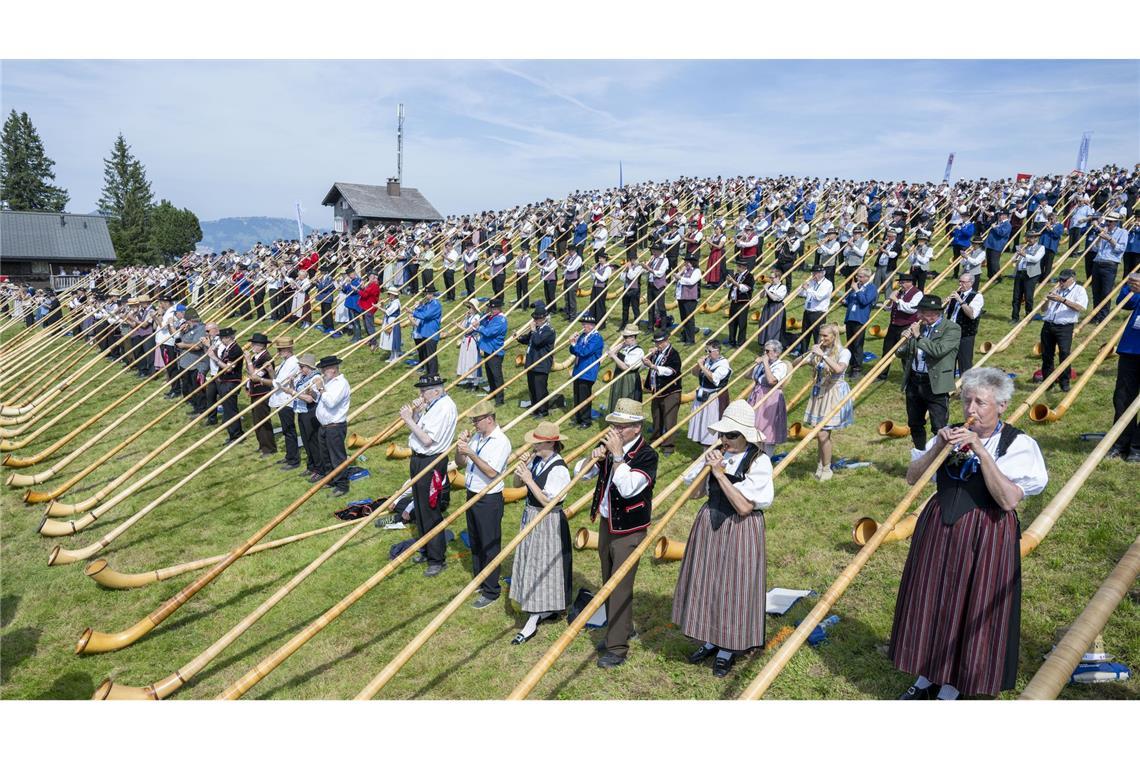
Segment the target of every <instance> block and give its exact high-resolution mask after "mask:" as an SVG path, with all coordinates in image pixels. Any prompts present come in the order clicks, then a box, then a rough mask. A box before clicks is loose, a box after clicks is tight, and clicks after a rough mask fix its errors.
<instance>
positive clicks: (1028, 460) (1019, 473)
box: [910, 433, 1049, 499]
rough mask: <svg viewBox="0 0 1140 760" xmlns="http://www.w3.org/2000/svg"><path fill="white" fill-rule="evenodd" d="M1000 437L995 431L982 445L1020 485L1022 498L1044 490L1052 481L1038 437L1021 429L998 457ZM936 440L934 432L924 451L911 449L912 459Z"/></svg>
mask: <svg viewBox="0 0 1140 760" xmlns="http://www.w3.org/2000/svg"><path fill="white" fill-rule="evenodd" d="M1000 438H1001V434H1000V433H994V435H991V436H990V437H989V438H985V439H983V440H982V446H984V447H985V449H986V451H988V452H990V456H992V457H994V461H995V462H996V463H997V466H998V470H999V471H1000V472H1001V474H1002V475H1005V476H1006V477H1007V478H1009V480H1010V481H1011V482H1012V483H1014V484H1015V485H1016V486H1017V487H1018V488H1020V489H1021V497H1022V498H1023V499H1024V498H1026V497H1029V496H1036V495H1037V494H1039V493H1041V492H1042V491H1044V490H1045V486H1047V485H1048V484H1049V470H1048V469H1046V467H1045V457H1043V456H1042V455H1041V447H1040V446H1038V445H1037V441H1035V440H1034V439H1032V438H1030V437H1029V435H1028V434H1026V433H1022V434H1021V435H1019V436H1017V437H1016V438H1014V439H1013V441H1012V442H1011V443H1010V444H1009V448H1008V449H1006V452H1005V455H1004V456H1002V457H1000V458H999V457H998V456H997V448H998V440H999V439H1000ZM937 441H938V436H933V437H932V438H931V439H930V440H929V441H927V442H926V448H924V449H923V450H922V451H919V450H918V449H911V450H910V461H912V462H913V461H914V460H916V459H918V458H919V457H921V456H922V455H923V454H925V453H926V452H927V451H930V449H931V448H932V447H933V446H934V444H935V443H936V442H937Z"/></svg>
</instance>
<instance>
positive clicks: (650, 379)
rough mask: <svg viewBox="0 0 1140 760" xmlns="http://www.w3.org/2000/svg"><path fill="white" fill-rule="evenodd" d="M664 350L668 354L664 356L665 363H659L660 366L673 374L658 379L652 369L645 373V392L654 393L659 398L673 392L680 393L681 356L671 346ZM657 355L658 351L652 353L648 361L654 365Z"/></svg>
mask: <svg viewBox="0 0 1140 760" xmlns="http://www.w3.org/2000/svg"><path fill="white" fill-rule="evenodd" d="M665 350H666V351H668V352H669V353H667V354H666V355H665V361H663V362H662V363H661V366H662V367H668V368H670V369H671V370H673V374H671V375H669V376H668V377H659V376H657V375H656V374H655V373H654V372H653V370H652V369H650V370H649V371H648V372H646V373H645V390H647V391H649V392H650V393H653V392H656V393H657V394H658V395H661V396H664V395H665V394H667V393H673V392H674V391H676V392H678V393H680V391H681V355H680V354H678V353H677V349H675V348H673V347H672V346H669V348H667V349H665ZM659 353H660V352H659V351H654V352H653V353H652V354H651V355H650V356H649V360H650V361H651V362H654V363H656V361H657V357H658V355H659ZM654 382H656V385H657V387H656V388H654V387H653V386H654Z"/></svg>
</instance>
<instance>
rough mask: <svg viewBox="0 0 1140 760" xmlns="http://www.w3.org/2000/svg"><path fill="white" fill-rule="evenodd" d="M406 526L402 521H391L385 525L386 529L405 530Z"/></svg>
mask: <svg viewBox="0 0 1140 760" xmlns="http://www.w3.org/2000/svg"><path fill="white" fill-rule="evenodd" d="M406 527H407V526H406V525H404V524H403V523H402V522H390V523H388V524H387V525H385V526H384V530H403V529H404V528H406Z"/></svg>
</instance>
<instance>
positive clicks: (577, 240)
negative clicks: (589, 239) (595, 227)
mask: <svg viewBox="0 0 1140 760" xmlns="http://www.w3.org/2000/svg"><path fill="white" fill-rule="evenodd" d="M589 232H590V228H589V226H587V225H586V223H585V222H578V223H577V224H575V225H574V240H573V243H572V244H573V245H581V244H582V243H585V242H586V235H588V234H589Z"/></svg>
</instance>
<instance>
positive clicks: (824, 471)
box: [819, 467, 832, 482]
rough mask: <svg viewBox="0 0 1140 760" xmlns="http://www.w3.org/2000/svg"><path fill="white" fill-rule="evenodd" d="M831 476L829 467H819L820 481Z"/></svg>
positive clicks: (829, 478)
mask: <svg viewBox="0 0 1140 760" xmlns="http://www.w3.org/2000/svg"><path fill="white" fill-rule="evenodd" d="M831 476H832V472H831V468H830V467H828V468H826V469H820V471H819V479H820V482H823V481H825V480H831Z"/></svg>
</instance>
